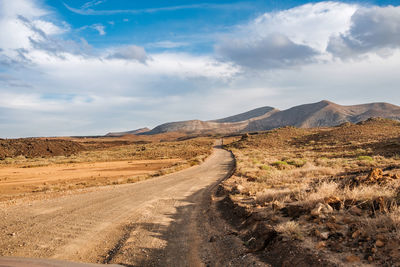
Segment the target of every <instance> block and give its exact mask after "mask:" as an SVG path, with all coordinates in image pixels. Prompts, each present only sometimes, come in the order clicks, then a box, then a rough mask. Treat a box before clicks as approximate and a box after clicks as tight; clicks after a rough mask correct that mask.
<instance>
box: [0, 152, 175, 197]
mask: <svg viewBox="0 0 400 267" xmlns="http://www.w3.org/2000/svg"><path fill="white" fill-rule="evenodd" d="M181 162H182V160H180V159H165V160H134V161H132V160H131V161H113V162H92V163H74V164H57V165H49V166H43V167H35V168H23V167H3V168H0V201H4V200H15V199H16V198H20V197H25V196H29V195H31V194H32V193H40V192H45V193H46V192H47V193H48V192H54V191H66V190H71V189H77V188H84V187H91V186H99V185H107V184H119V183H133V182H135V181H138V179H137V178H135V177H143V178H144V177H146V175H151V174H153V175H154V174H156V173H157V171H159V170H161V169H166V168H171V167H172V166H176V164H178V163H181Z"/></svg>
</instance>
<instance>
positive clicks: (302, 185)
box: [224, 119, 400, 265]
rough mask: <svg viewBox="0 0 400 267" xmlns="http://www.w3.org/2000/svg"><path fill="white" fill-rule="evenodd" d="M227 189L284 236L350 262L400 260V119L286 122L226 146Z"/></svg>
mask: <svg viewBox="0 0 400 267" xmlns="http://www.w3.org/2000/svg"><path fill="white" fill-rule="evenodd" d="M226 148H228V149H230V150H231V151H232V152H233V153H234V155H235V157H236V160H237V169H236V172H235V174H234V176H233V177H232V178H231V179H228V180H227V181H226V182H225V184H224V186H225V188H227V190H229V191H230V194H231V199H232V200H233V201H234V202H235V203H236V204H237V205H240V206H242V207H245V208H246V209H247V210H249V211H250V212H253V213H258V214H260V215H259V217H260V216H261V219H262V220H264V221H265V222H268V223H269V224H270V225H271V226H272V227H273V229H274V231H276V232H277V233H278V234H279V238H281V239H282V240H285V241H288V240H289V241H291V242H295V243H298V244H301V246H304V247H307V248H309V249H311V250H314V251H315V252H316V253H323V254H324V253H325V254H326V255H327V257H331V259H332V261H338V262H339V263H347V264H361V263H365V264H368V263H371V264H376V265H379V264H383V265H398V264H400V251H399V247H400V206H399V205H400V190H399V189H400V123H399V122H395V121H391V120H386V119H370V120H367V121H365V122H362V123H359V124H357V125H354V124H349V123H347V124H344V125H341V126H338V127H332V128H314V129H297V128H293V127H285V128H280V129H276V130H271V131H268V132H263V133H255V134H250V135H249V134H246V135H243V136H242V138H241V140H239V141H236V142H233V143H232V144H229V145H227V146H226Z"/></svg>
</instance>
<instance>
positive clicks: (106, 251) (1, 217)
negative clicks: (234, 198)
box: [0, 148, 234, 266]
mask: <svg viewBox="0 0 400 267" xmlns="http://www.w3.org/2000/svg"><path fill="white" fill-rule="evenodd" d="M233 162H234V161H233V158H232V156H231V154H230V153H229V152H227V151H225V150H222V149H220V148H216V149H215V150H214V153H213V154H212V155H211V156H210V157H209V158H208V159H207V160H206V161H205V162H204V163H203V164H201V165H200V166H196V167H192V168H190V169H186V170H184V171H181V172H178V173H175V174H171V175H167V176H163V177H159V178H154V179H150V180H147V181H143V182H139V183H136V184H127V185H118V186H107V187H99V188H98V190H97V191H95V192H88V193H85V194H77V195H67V196H63V197H59V198H55V199H49V200H42V201H35V202H31V203H24V204H18V205H14V206H10V207H0V256H23V257H32V258H52V259H63V260H71V261H77V262H92V263H120V264H125V265H130V266H189V265H190V266H202V265H203V263H204V262H205V261H209V260H207V258H208V257H212V256H215V255H211V256H207V255H206V254H207V251H206V249H204V248H202V247H203V246H204V242H208V240H206V241H205V239H206V238H209V237H208V236H207V235H208V233H207V234H205V232H206V231H207V229H205V228H204V227H207V226H206V225H207V224H208V223H207V222H205V220H209V219H210V218H208V217H207V214H208V213H207V212H208V210H207V209H208V208H209V207H208V206H209V202H210V201H209V192H210V190H211V188H212V187H213V185H215V184H216V183H217V182H218V181H220V180H221V179H223V178H224V177H226V176H227V174H228V173H229V172H230V171H231V170H232V168H233ZM213 253H214V252H213ZM215 253H216V252H215Z"/></svg>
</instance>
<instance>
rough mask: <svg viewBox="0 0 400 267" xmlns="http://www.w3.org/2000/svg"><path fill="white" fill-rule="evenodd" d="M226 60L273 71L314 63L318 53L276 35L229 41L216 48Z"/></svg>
mask: <svg viewBox="0 0 400 267" xmlns="http://www.w3.org/2000/svg"><path fill="white" fill-rule="evenodd" d="M216 52H217V53H218V54H219V55H220V56H222V57H223V58H225V59H228V60H231V61H233V62H235V63H237V64H239V65H241V66H245V67H249V68H260V69H271V68H281V67H286V66H293V65H299V64H305V63H308V62H312V60H313V57H314V56H316V55H317V54H318V53H317V51H315V50H314V49H312V48H311V47H308V46H306V45H301V44H296V43H294V42H293V41H291V40H290V39H289V38H288V37H287V36H285V35H282V34H279V33H275V34H270V35H268V36H266V37H264V38H262V39H260V40H252V41H250V42H249V41H242V40H227V41H226V42H224V43H222V44H219V45H218V46H216Z"/></svg>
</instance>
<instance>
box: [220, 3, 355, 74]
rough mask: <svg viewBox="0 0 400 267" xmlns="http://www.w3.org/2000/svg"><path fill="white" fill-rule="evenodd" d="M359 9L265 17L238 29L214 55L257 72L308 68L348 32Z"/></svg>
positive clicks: (330, 7)
mask: <svg viewBox="0 0 400 267" xmlns="http://www.w3.org/2000/svg"><path fill="white" fill-rule="evenodd" d="M356 8H357V6H355V5H349V4H344V3H336V2H320V3H317V4H306V5H303V6H298V7H295V8H292V9H289V10H283V11H279V12H269V13H265V14H263V15H261V16H259V17H257V18H255V19H254V20H253V21H251V22H250V23H248V24H246V25H239V26H237V27H236V28H235V30H234V31H233V32H232V33H230V34H228V35H226V36H225V37H224V38H223V39H222V40H221V41H220V42H219V43H218V44H217V45H216V46H215V51H216V53H217V54H218V55H219V56H220V57H222V58H223V59H225V60H231V61H233V62H235V63H236V64H239V65H242V66H245V67H250V68H257V69H272V68H282V67H288V66H293V65H302V64H309V63H311V62H314V61H315V58H316V57H317V56H319V55H322V54H324V53H325V49H326V45H327V42H328V40H329V37H330V36H331V35H332V34H333V33H339V32H341V31H344V30H346V29H348V27H349V25H350V17H351V15H352V14H353V13H354V12H355V10H356Z"/></svg>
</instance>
